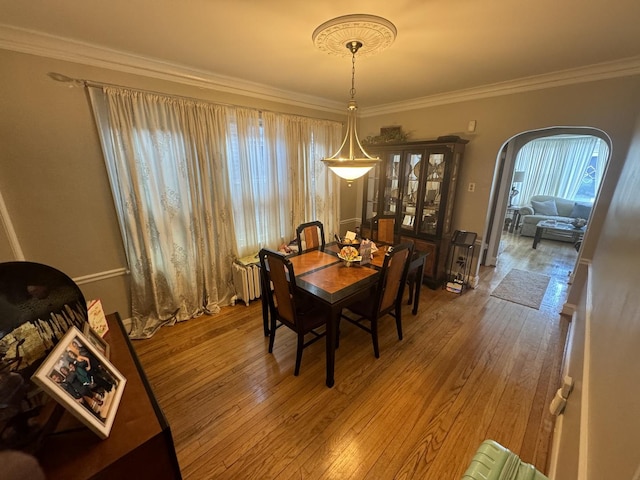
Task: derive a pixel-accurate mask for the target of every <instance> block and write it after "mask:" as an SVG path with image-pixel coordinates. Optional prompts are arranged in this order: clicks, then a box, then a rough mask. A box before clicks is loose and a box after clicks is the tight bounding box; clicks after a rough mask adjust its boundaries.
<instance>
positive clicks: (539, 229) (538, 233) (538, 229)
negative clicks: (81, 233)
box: [533, 227, 544, 248]
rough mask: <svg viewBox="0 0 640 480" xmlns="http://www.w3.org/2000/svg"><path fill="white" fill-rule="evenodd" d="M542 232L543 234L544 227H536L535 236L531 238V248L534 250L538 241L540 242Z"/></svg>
mask: <svg viewBox="0 0 640 480" xmlns="http://www.w3.org/2000/svg"><path fill="white" fill-rule="evenodd" d="M542 232H544V227H536V234H535V236H534V237H533V248H536V247H537V246H538V243H540V240H542Z"/></svg>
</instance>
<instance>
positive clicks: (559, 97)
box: [359, 76, 640, 236]
mask: <svg viewBox="0 0 640 480" xmlns="http://www.w3.org/2000/svg"><path fill="white" fill-rule="evenodd" d="M638 100H640V76H635V77H628V78H619V79H612V80H606V81H598V82H590V83H583V84H577V85H571V86H564V87H557V88H550V89H546V90H538V91H532V92H525V93H518V94H512V95H506V96H502V97H495V98H486V99H481V100H473V101H466V102H461V103H455V104H451V105H442V106H436V107H431V108H422V109H418V110H412V111H406V112H400V113H394V114H386V115H380V116H373V117H365V118H362V119H360V124H359V125H360V135H361V136H362V137H365V136H367V135H376V134H378V133H379V129H380V127H383V126H388V125H401V126H402V128H403V130H405V131H407V132H410V134H411V137H410V139H412V140H427V139H435V138H437V137H438V136H441V135H460V136H461V137H462V138H467V139H469V140H470V141H469V143H468V144H467V146H466V150H465V155H464V160H463V162H462V170H461V175H460V184H459V188H458V192H457V197H456V207H455V214H454V222H453V227H454V228H455V229H462V230H470V231H475V232H477V233H478V234H479V236H482V235H483V233H484V227H485V222H486V219H487V212H488V208H489V204H490V202H489V200H490V194H491V189H492V185H493V178H494V173H495V168H496V161H497V157H498V153H499V152H500V150H501V148H502V146H503V144H504V143H505V142H506V141H508V140H509V139H510V138H511V137H513V136H514V135H517V134H519V133H522V132H526V131H530V130H535V129H540V128H547V127H553V126H590V127H594V128H598V129H601V130H603V131H604V132H606V133H607V134H608V135H609V136H610V137H611V139H612V141H613V152H612V155H613V157H612V165H613V166H612V169H611V170H612V173H614V176H617V173H615V172H616V170H617V171H618V172H619V169H620V168H621V165H622V164H623V162H624V158H625V157H624V154H625V152H626V150H627V147H628V144H629V138H630V136H631V131H632V128H633V124H634V122H635V116H636V114H637V113H638V111H639V108H638V105H639V102H638ZM470 120H476V122H477V129H476V132H475V133H473V134H469V133H467V132H466V128H467V124H468V122H469V121H470ZM470 182H473V183H475V184H476V189H475V192H473V193H471V192H468V191H467V186H468V184H469V183H470Z"/></svg>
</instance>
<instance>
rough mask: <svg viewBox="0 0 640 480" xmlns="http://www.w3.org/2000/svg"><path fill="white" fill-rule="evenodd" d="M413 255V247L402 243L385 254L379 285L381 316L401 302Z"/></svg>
mask: <svg viewBox="0 0 640 480" xmlns="http://www.w3.org/2000/svg"><path fill="white" fill-rule="evenodd" d="M412 253H413V245H412V244H411V243H402V244H400V245H396V246H394V247H392V248H391V249H390V250H389V251H387V253H386V254H385V257H384V263H383V264H382V270H381V272H380V281H379V283H378V296H377V297H378V313H379V314H384V313H386V312H388V311H390V310H391V309H393V308H394V307H395V306H396V303H397V302H400V301H401V299H402V293H403V292H404V285H405V283H406V281H407V271H408V267H409V259H410V258H411V255H412Z"/></svg>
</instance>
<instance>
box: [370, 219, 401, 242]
mask: <svg viewBox="0 0 640 480" xmlns="http://www.w3.org/2000/svg"><path fill="white" fill-rule="evenodd" d="M395 228H396V217H395V215H378V216H376V217H373V218H372V219H371V239H372V240H373V241H374V242H383V243H388V244H389V245H393V244H394V243H395ZM376 232H377V233H376Z"/></svg>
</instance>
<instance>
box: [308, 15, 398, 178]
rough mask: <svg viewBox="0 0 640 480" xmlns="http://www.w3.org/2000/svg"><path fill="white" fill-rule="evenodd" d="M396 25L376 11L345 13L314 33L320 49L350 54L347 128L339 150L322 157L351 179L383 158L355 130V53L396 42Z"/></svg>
mask: <svg viewBox="0 0 640 480" xmlns="http://www.w3.org/2000/svg"><path fill="white" fill-rule="evenodd" d="M396 34H397V31H396V27H395V26H394V25H393V23H391V22H390V21H388V20H386V19H384V18H382V17H377V16H375V15H360V14H358V15H345V16H342V17H338V18H334V19H333V20H329V21H328V22H325V23H323V24H322V25H320V26H319V27H318V28H316V29H315V31H314V32H313V35H312V39H313V43H314V45H315V46H316V47H318V48H319V49H320V50H322V51H324V52H327V53H329V54H333V55H338V56H347V55H351V90H350V92H349V93H350V94H351V100H350V101H349V105H348V107H347V132H346V135H345V137H344V140H343V141H342V145H340V148H339V149H338V151H337V152H336V153H335V154H333V155H332V156H331V157H328V158H323V159H322V161H323V162H324V163H325V164H326V165H327V166H328V167H329V168H330V169H331V170H332V171H333V172H334V173H335V174H336V175H338V176H339V177H342V178H344V179H345V180H347V183H348V185H349V186H351V184H352V182H353V181H354V180H355V179H357V178H360V177H361V176H363V175H364V174H365V173H367V172H368V171H369V170H371V169H372V168H373V167H374V166H376V165H377V164H378V163H379V162H380V159H379V158H376V157H372V156H371V155H369V154H368V153H367V152H366V151H365V150H364V148H363V147H362V144H361V143H360V139H359V138H358V132H357V130H356V111H357V109H358V105H357V104H356V101H355V95H356V88H355V75H356V53H358V54H359V55H361V56H368V55H373V54H376V53H378V52H380V51H382V50H384V49H385V48H387V47H388V46H389V45H391V44H392V43H393V41H394V40H395V38H396Z"/></svg>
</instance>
